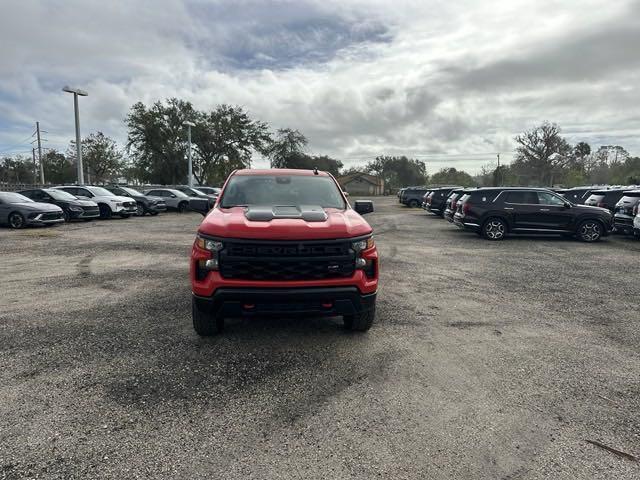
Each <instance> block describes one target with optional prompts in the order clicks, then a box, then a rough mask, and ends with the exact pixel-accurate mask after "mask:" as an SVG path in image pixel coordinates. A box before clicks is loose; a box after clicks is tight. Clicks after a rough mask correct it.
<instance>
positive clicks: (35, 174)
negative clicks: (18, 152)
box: [31, 147, 38, 184]
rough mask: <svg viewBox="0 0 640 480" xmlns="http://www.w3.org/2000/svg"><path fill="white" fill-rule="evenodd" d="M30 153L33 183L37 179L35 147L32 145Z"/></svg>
mask: <svg viewBox="0 0 640 480" xmlns="http://www.w3.org/2000/svg"><path fill="white" fill-rule="evenodd" d="M31 154H32V156H33V183H34V184H35V183H36V182H37V181H38V164H37V163H36V148H35V147H33V148H32V149H31Z"/></svg>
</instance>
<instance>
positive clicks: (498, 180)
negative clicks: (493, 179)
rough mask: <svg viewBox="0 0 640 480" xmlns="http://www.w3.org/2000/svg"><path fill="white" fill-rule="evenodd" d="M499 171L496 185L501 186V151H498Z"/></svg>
mask: <svg viewBox="0 0 640 480" xmlns="http://www.w3.org/2000/svg"><path fill="white" fill-rule="evenodd" d="M497 172H498V175H497V177H498V178H497V183H498V185H496V186H497V187H499V186H501V185H500V184H501V183H502V182H501V180H502V179H501V178H500V177H501V175H500V173H501V172H500V154H499V153H498V169H497Z"/></svg>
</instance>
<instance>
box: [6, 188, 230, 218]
mask: <svg viewBox="0 0 640 480" xmlns="http://www.w3.org/2000/svg"><path fill="white" fill-rule="evenodd" d="M202 188H206V189H208V191H209V193H205V192H203V191H201V190H200V189H199V188H191V187H187V186H183V185H178V186H175V187H155V188H147V189H145V190H144V191H143V192H140V191H138V190H136V189H134V188H131V187H127V186H123V185H109V186H104V187H103V186H94V185H60V186H55V187H46V188H32V189H28V190H21V191H18V192H0V225H5V226H9V227H11V228H23V227H26V226H35V225H53V224H57V223H62V222H69V221H72V220H84V221H89V220H92V219H95V218H101V219H109V218H111V217H113V216H119V217H122V218H128V217H130V216H132V215H137V216H144V215H147V214H149V215H157V214H158V213H161V212H165V211H167V210H176V211H178V212H184V211H187V210H194V211H203V210H205V211H206V210H209V209H211V208H212V207H213V206H214V205H215V202H216V198H217V195H218V194H217V193H216V190H217V189H215V188H213V187H202Z"/></svg>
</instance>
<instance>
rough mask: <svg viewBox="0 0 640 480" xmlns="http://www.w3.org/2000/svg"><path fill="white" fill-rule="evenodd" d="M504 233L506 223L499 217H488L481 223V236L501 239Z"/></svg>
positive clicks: (488, 238) (505, 233)
mask: <svg viewBox="0 0 640 480" xmlns="http://www.w3.org/2000/svg"><path fill="white" fill-rule="evenodd" d="M506 235H507V223H506V222H505V221H504V220H503V219H501V218H498V217H493V218H490V219H488V220H487V221H486V222H484V224H483V225H482V236H483V237H484V238H486V239H487V240H493V241H497V240H502V239H503V238H504V237H505V236H506Z"/></svg>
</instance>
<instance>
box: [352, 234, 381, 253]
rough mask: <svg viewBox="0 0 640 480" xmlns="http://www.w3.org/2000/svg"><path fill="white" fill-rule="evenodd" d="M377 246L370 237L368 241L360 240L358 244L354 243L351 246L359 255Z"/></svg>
mask: <svg viewBox="0 0 640 480" xmlns="http://www.w3.org/2000/svg"><path fill="white" fill-rule="evenodd" d="M374 245H375V242H374V241H373V237H369V238H367V239H366V240H358V241H357V242H353V243H352V244H351V248H353V250H354V251H355V252H356V253H358V252H362V251H363V250H366V249H368V248H371V247H373V246H374Z"/></svg>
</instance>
